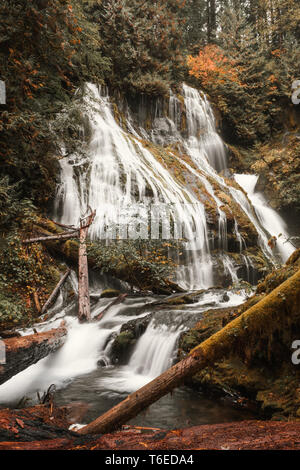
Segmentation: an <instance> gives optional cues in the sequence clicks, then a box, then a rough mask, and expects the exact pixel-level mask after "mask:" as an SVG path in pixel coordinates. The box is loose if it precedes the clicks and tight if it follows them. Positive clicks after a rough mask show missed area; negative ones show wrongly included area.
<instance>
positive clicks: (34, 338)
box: [0, 323, 67, 385]
mask: <svg viewBox="0 0 300 470" xmlns="http://www.w3.org/2000/svg"><path fill="white" fill-rule="evenodd" d="M66 335H67V330H66V328H65V326H64V323H62V325H61V326H60V328H56V329H53V330H50V331H46V332H43V333H36V334H33V335H28V336H22V337H14V338H8V339H4V340H3V343H4V345H5V353H6V358H5V361H6V362H5V364H3V365H0V385H1V384H3V383H4V382H6V381H7V380H9V379H10V378H12V377H13V376H14V375H16V374H18V373H19V372H21V371H22V370H25V369H27V367H29V366H31V365H33V364H35V363H36V362H38V361H39V360H41V359H43V358H44V357H46V356H48V355H49V354H50V353H52V352H54V351H56V350H57V349H58V348H60V346H62V345H63V343H64V340H65V338H66Z"/></svg>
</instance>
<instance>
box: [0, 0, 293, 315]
mask: <svg viewBox="0 0 300 470" xmlns="http://www.w3.org/2000/svg"><path fill="white" fill-rule="evenodd" d="M0 18H1V21H0V79H1V80H3V81H4V82H5V83H6V89H7V101H6V104H2V105H0V132H1V134H0V140H1V146H0V158H1V167H0V249H1V252H2V254H1V257H0V292H1V293H0V315H1V316H2V317H1V321H3V322H4V321H5V322H8V323H9V322H11V323H14V324H18V323H20V322H21V320H22V319H24V311H26V312H27V317H26V318H29V319H30V318H31V317H33V316H34V315H36V312H35V307H34V303H33V301H32V297H33V294H34V292H36V291H38V293H39V297H40V299H43V298H46V296H47V294H48V293H49V292H50V291H51V289H52V288H53V286H54V285H55V283H56V282H57V278H58V277H59V270H58V269H57V266H56V267H54V264H53V260H52V258H51V256H50V255H49V253H48V252H46V251H45V250H44V249H43V248H42V247H38V246H36V247H35V248H34V249H31V250H30V252H29V251H27V249H26V248H24V246H23V245H22V244H21V243H20V240H21V238H22V237H23V236H24V234H25V233H26V232H27V231H28V230H29V229H30V228H31V227H32V226H33V225H34V224H35V223H37V221H38V220H39V219H40V217H41V216H43V215H45V214H46V213H47V210H48V209H49V207H50V205H51V202H52V198H53V196H54V194H55V187H56V180H57V174H58V161H59V159H60V158H61V157H62V150H61V145H60V143H61V142H62V140H63V141H64V142H67V143H68V151H69V152H71V151H72V149H75V148H78V146H79V145H80V140H81V136H80V125H79V123H80V115H79V114H78V108H77V107H76V106H74V96H75V94H76V96H77V97H78V96H80V90H82V87H83V84H84V83H85V82H86V81H89V82H94V83H98V84H100V85H104V84H105V85H107V86H108V87H109V88H110V90H111V93H117V92H118V93H121V94H123V95H124V96H131V98H132V97H133V98H134V97H139V96H141V95H147V96H149V97H151V98H153V99H155V97H161V96H162V97H163V96H166V95H168V94H169V89H170V88H172V89H173V90H175V91H177V92H178V91H179V90H180V84H181V83H182V82H183V81H186V82H188V83H190V84H192V85H193V86H196V87H198V88H201V89H203V90H204V91H205V92H206V93H207V94H208V96H209V98H210V100H211V102H212V103H213V104H214V106H215V109H216V114H217V115H218V116H219V119H218V121H219V127H220V131H221V132H222V136H223V138H224V140H225V142H226V143H227V144H228V149H229V151H230V155H231V163H232V164H233V166H234V167H235V168H236V169H243V170H245V169H246V170H249V169H251V171H257V172H259V173H261V174H262V175H263V176H264V178H265V186H266V189H267V191H268V190H269V194H271V193H272V191H273V193H276V194H277V196H276V197H277V199H276V198H275V196H274V198H275V199H274V207H276V208H278V209H281V210H284V209H286V208H293V210H295V211H298V213H299V209H300V206H299V191H300V183H299V178H298V176H297V174H299V156H300V143H299V139H298V137H297V132H298V130H299V125H300V119H299V112H298V109H296V108H297V107H296V106H294V105H293V103H292V102H291V95H292V83H293V81H295V80H297V79H300V76H299V74H300V71H299V64H300V48H299V39H300V5H299V2H297V1H296V0H281V1H279V0H264V1H263V0H247V1H246V0H243V1H237V0H223V1H218V0H186V1H184V0H157V1H153V0H151V1H148V0H146V1H143V0H141V1H138V0H74V1H71V0H9V1H8V0H3V1H2V2H1V5H0ZM286 136H287V137H286ZM45 266H47V269H45Z"/></svg>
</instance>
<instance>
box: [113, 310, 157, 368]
mask: <svg viewBox="0 0 300 470" xmlns="http://www.w3.org/2000/svg"><path fill="white" fill-rule="evenodd" d="M152 316H153V314H152V313H150V314H149V315H146V316H145V317H143V318H138V319H135V320H131V321H129V322H128V323H125V325H123V326H122V328H121V331H120V334H119V335H118V336H117V337H116V338H115V340H114V342H113V344H112V347H111V359H112V362H113V363H118V364H127V363H128V360H129V358H130V356H131V354H132V352H133V349H134V347H135V345H136V343H137V340H138V339H139V338H140V337H141V336H142V335H143V334H144V333H145V331H146V329H147V327H148V325H149V323H150V321H151V319H152Z"/></svg>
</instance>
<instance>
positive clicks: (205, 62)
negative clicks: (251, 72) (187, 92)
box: [188, 44, 242, 87]
mask: <svg viewBox="0 0 300 470" xmlns="http://www.w3.org/2000/svg"><path fill="white" fill-rule="evenodd" d="M188 67H189V74H190V75H192V76H194V77H195V78H197V79H199V80H200V81H201V83H202V85H203V86H204V87H205V86H207V85H211V83H212V81H215V82H218V83H219V84H221V83H225V82H227V81H230V82H235V83H237V84H238V85H242V84H241V82H240V79H239V75H240V72H241V70H240V69H241V67H238V66H236V64H235V63H234V61H233V60H229V59H228V58H227V57H226V56H225V55H224V53H223V52H222V50H221V49H220V48H219V47H218V46H216V45H214V44H210V45H208V46H205V47H204V49H203V50H201V51H200V52H199V54H198V55H197V56H196V57H193V56H188Z"/></svg>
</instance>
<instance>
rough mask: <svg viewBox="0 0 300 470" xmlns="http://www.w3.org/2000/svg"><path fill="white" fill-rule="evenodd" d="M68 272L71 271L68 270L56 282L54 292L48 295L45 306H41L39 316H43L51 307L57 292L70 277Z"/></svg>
mask: <svg viewBox="0 0 300 470" xmlns="http://www.w3.org/2000/svg"><path fill="white" fill-rule="evenodd" d="M70 272H71V269H68V270H67V271H66V272H65V274H64V275H63V277H62V278H61V279H60V281H59V282H58V284H57V286H56V287H55V289H54V291H53V292H52V294H51V295H50V297H49V299H48V300H47V302H46V303H45V305H44V306H43V308H42V310H41V314H42V315H44V314H45V313H46V312H47V310H48V309H49V308H50V307H51V305H52V304H53V302H54V301H55V299H56V297H57V295H58V292H59V290H60V289H61V287H62V286H63V285H64V283H65V282H66V280H67V278H68V277H69V275H70ZM49 318H50V317H48V320H49Z"/></svg>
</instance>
